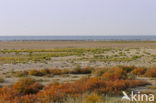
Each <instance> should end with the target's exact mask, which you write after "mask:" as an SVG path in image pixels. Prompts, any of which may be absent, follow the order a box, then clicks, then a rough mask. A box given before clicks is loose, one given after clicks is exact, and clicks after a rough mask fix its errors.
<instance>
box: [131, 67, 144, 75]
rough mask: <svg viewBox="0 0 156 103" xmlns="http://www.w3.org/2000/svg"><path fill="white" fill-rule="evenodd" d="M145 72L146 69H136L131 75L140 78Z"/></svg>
mask: <svg viewBox="0 0 156 103" xmlns="http://www.w3.org/2000/svg"><path fill="white" fill-rule="evenodd" d="M145 72H146V69H144V68H135V69H134V70H133V71H132V72H131V73H132V74H135V75H139V76H140V75H144V73H145Z"/></svg>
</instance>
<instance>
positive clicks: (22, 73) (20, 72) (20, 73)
mask: <svg viewBox="0 0 156 103" xmlns="http://www.w3.org/2000/svg"><path fill="white" fill-rule="evenodd" d="M27 75H28V71H17V72H16V73H15V74H14V76H16V77H25V76H27Z"/></svg>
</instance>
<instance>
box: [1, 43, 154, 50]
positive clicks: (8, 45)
mask: <svg viewBox="0 0 156 103" xmlns="http://www.w3.org/2000/svg"><path fill="white" fill-rule="evenodd" d="M95 47H109V48H128V47H129V48H137V47H139V48H140V47H151V48H156V42H155V41H1V42H0V49H52V48H95Z"/></svg>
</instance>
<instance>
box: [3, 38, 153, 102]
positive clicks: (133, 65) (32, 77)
mask: <svg viewBox="0 0 156 103" xmlns="http://www.w3.org/2000/svg"><path fill="white" fill-rule="evenodd" d="M155 77H156V41H0V86H1V88H0V92H2V94H3V95H2V94H1V93H0V103H1V102H2V103H5V102H7V103H11V101H15V102H13V103H22V101H25V102H23V103H120V102H121V100H120V97H121V96H122V94H121V91H122V90H125V91H130V90H134V91H141V92H143V93H153V94H155V93H156V78H155ZM21 79H22V80H21ZM20 80H21V81H20ZM22 81H27V82H30V81H31V83H32V85H31V83H30V84H26V83H27V82H26V83H23V84H22V83H21V82H22ZM80 81H81V82H82V83H83V84H82V85H81V82H80ZM84 81H85V82H84ZM33 83H36V84H33ZM66 83H67V84H66ZM120 83H121V84H120ZM124 83H125V84H124ZM78 84H79V85H78ZM8 85H11V86H10V87H7V86H8ZM41 85H42V86H41ZM110 85H112V86H114V87H112V88H111V86H110ZM127 85H130V86H129V87H126V86H127ZM22 86H24V87H22ZM27 86H28V87H31V86H32V87H33V86H34V87H33V88H28V87H27ZM68 86H69V87H68ZM6 87H7V88H8V90H9V89H13V90H14V92H13V93H15V94H16V95H15V96H13V97H10V98H9V96H8V98H7V99H6V100H5V99H4V97H7V96H6V95H12V92H11V93H10V92H9V93H7V94H5V93H6V91H7V89H6V90H5V89H4V88H6ZM78 87H81V88H82V89H80V88H78ZM21 88H22V89H21ZM23 88H24V89H25V90H23ZM34 88H35V89H34ZM71 88H72V89H71ZM76 89H80V90H79V91H77V90H76ZM22 90H23V91H22ZM92 90H93V91H92ZM47 91H51V92H48V93H49V94H48V93H47ZM53 91H56V92H59V91H62V92H61V93H62V94H60V95H59V94H57V95H54V92H53ZM3 92H4V93H3ZM7 92H8V91H7ZM56 92H55V93H56ZM46 93H47V94H46ZM32 94H33V95H32ZM43 94H44V97H43V98H42V99H41V98H40V97H42V96H43ZM45 94H46V95H45ZM67 94H68V95H67ZM27 95H29V96H28V97H27ZM49 95H50V96H51V98H50V97H48V96H49ZM106 95H108V96H106ZM28 98H35V99H34V100H32V101H30V100H29V99H28ZM48 101H50V102H48ZM73 101H74V102H73ZM127 103H128V102H127Z"/></svg>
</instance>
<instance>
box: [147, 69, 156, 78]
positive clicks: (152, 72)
mask: <svg viewBox="0 0 156 103" xmlns="http://www.w3.org/2000/svg"><path fill="white" fill-rule="evenodd" d="M145 76H147V77H156V68H151V69H147V71H146V73H145Z"/></svg>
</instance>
